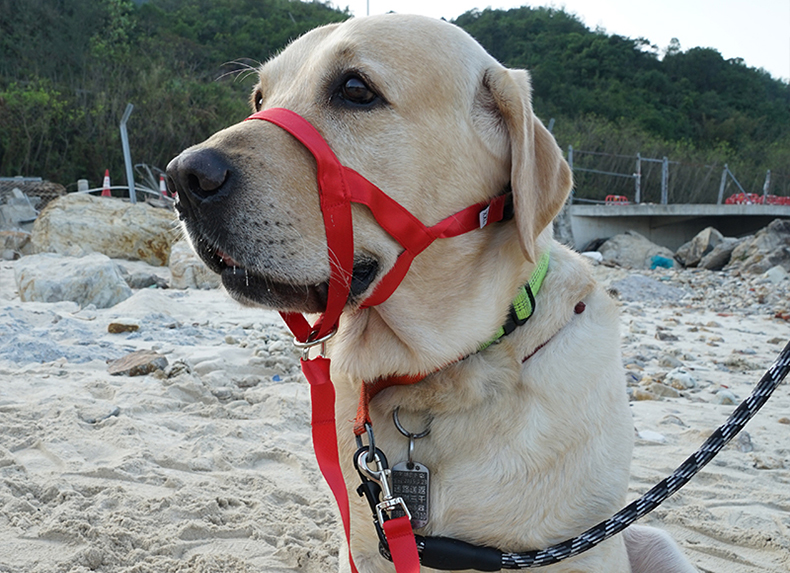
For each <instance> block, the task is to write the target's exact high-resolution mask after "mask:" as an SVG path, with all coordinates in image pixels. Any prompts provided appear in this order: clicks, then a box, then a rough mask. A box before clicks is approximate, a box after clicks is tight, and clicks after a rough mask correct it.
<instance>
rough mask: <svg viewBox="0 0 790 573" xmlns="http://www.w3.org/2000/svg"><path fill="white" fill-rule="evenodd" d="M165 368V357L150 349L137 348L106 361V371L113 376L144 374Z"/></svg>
mask: <svg viewBox="0 0 790 573" xmlns="http://www.w3.org/2000/svg"><path fill="white" fill-rule="evenodd" d="M165 368H167V358H165V357H164V356H162V355H161V354H159V353H157V352H154V351H152V350H138V351H137V352H132V353H131V354H127V355H126V356H124V357H123V358H119V359H118V360H110V361H108V362H107V371H108V372H109V373H110V374H111V375H113V376H145V375H146V374H150V373H151V372H154V371H156V370H164V369H165Z"/></svg>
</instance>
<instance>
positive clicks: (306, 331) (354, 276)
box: [167, 108, 509, 341]
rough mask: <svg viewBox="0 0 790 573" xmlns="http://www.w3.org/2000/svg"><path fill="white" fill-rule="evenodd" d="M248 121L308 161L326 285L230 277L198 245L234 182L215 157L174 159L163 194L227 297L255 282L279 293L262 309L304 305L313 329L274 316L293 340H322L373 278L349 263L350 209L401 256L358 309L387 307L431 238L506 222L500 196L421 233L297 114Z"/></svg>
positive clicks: (207, 152)
mask: <svg viewBox="0 0 790 573" xmlns="http://www.w3.org/2000/svg"><path fill="white" fill-rule="evenodd" d="M253 119H255V120H263V121H268V122H271V123H273V124H275V125H277V126H278V127H280V128H282V129H284V130H285V131H287V132H288V133H290V134H291V135H292V136H293V137H295V138H296V139H297V140H298V141H299V142H300V143H301V144H302V145H304V146H305V147H306V148H307V149H308V150H309V151H310V153H311V154H312V155H313V157H314V158H315V160H316V167H317V182H318V189H319V195H320V203H321V213H322V217H323V221H324V228H325V233H326V239H327V251H328V254H327V256H328V259H329V268H330V274H329V281H328V284H326V283H324V284H318V285H309V286H293V285H285V284H279V283H276V284H275V283H272V282H271V281H269V282H267V279H263V278H262V277H257V276H254V275H249V274H248V273H246V272H239V273H238V276H235V273H236V271H237V269H238V268H241V265H239V264H238V263H237V262H236V261H235V260H233V259H232V258H231V257H230V256H229V255H228V254H226V253H224V252H223V251H222V250H220V249H218V248H217V246H216V242H212V241H209V240H208V238H206V240H205V241H204V243H205V244H201V241H200V239H199V238H200V236H201V235H200V230H199V229H197V223H196V220H198V219H201V220H206V219H209V220H208V221H207V225H205V226H208V227H209V228H211V227H212V224H211V221H210V218H211V217H212V210H213V209H212V206H219V205H220V204H221V203H222V202H223V201H225V200H227V199H228V195H229V193H230V189H232V188H233V187H234V186H235V185H236V184H238V183H239V182H237V181H234V179H235V178H236V177H238V175H237V174H236V173H235V172H234V171H233V169H232V166H231V165H230V163H229V162H228V161H227V160H226V159H225V158H224V157H223V156H222V155H221V154H220V153H219V152H218V151H216V150H211V149H202V150H195V151H192V152H185V153H184V154H182V155H181V156H179V157H177V158H176V159H174V160H173V161H172V162H171V163H170V165H169V166H168V169H167V171H168V185H170V186H171V192H172V191H175V192H176V193H177V194H178V198H179V200H178V203H177V205H178V209H179V213H180V215H181V218H182V219H183V220H185V222H186V225H187V228H188V229H189V230H190V233H191V234H192V236H193V239H194V237H195V236H197V237H198V241H196V243H197V244H196V245H195V246H196V249H197V250H198V254H200V255H201V257H202V258H203V260H204V261H206V263H207V264H208V265H209V267H210V268H211V269H212V270H214V271H215V272H218V273H221V274H222V276H223V283H224V284H225V285H226V287H228V288H229V290H232V289H233V285H234V284H236V282H239V283H240V282H241V281H245V286H247V287H249V286H250V285H249V281H251V280H252V281H257V280H261V281H263V283H262V284H261V285H260V286H261V287H262V288H269V289H270V290H271V287H272V286H276V289H277V292H278V293H280V294H281V298H282V300H277V299H276V297H275V300H272V298H271V297H270V298H268V299H267V300H266V301H265V302H266V304H268V305H269V306H273V307H275V308H280V309H287V308H289V306H290V305H289V304H287V303H288V302H289V301H291V300H292V299H293V298H295V297H301V300H302V301H307V302H308V304H307V305H305V306H304V308H305V309H306V310H307V311H308V312H316V313H319V312H320V313H323V314H322V316H321V318H320V319H319V320H318V322H317V323H316V324H315V325H314V326H310V325H309V323H308V322H307V321H306V319H305V318H304V317H303V316H302V315H300V314H297V313H292V312H281V314H282V315H283V318H284V319H285V320H286V322H287V323H288V326H289V327H290V328H291V330H292V331H293V332H294V334H295V335H296V337H297V339H299V340H301V341H310V340H317V339H320V338H324V337H326V336H327V335H328V334H329V333H331V332H332V331H333V330H334V329H335V328H336V327H337V323H338V320H339V318H340V314H341V313H342V312H343V309H344V307H345V306H346V304H347V302H348V300H349V296H350V295H353V294H360V293H362V292H365V291H366V290H367V289H368V287H370V286H371V284H372V283H373V282H374V281H375V280H376V279H379V277H378V266H377V262H375V261H370V260H369V259H368V260H357V261H355V258H354V238H353V226H352V218H351V203H352V202H354V203H361V204H363V205H366V206H367V207H368V208H369V209H370V211H371V213H372V214H373V216H374V218H375V219H376V221H377V222H378V224H379V225H380V226H381V227H382V228H383V229H384V230H385V231H386V232H387V233H388V234H389V235H390V236H391V237H392V238H393V239H395V240H396V241H397V242H398V243H399V244H400V245H401V246H402V247H403V249H404V250H403V252H402V253H401V254H400V255H399V257H398V259H397V260H396V262H395V264H394V265H393V267H392V268H391V269H390V270H389V271H388V272H387V273H386V274H385V275H384V276H382V277H381V278H380V279H379V280H378V284H376V286H375V288H374V289H373V292H372V293H371V294H370V295H369V296H368V297H367V298H366V299H365V300H364V301H363V302H362V303H361V305H360V306H361V307H362V308H367V307H371V306H376V305H378V304H381V303H382V302H384V301H385V300H387V299H388V298H389V297H390V296H391V295H392V293H393V292H394V291H395V289H397V288H398V285H399V284H400V283H401V281H402V280H403V278H404V276H405V275H406V272H407V271H408V270H409V267H410V265H411V263H412V261H413V260H414V257H416V256H417V255H418V254H419V253H421V252H422V251H424V250H425V249H426V248H427V247H428V246H429V245H430V244H431V243H433V241H435V240H436V239H440V238H449V237H455V236H457V235H460V234H463V233H467V232H469V231H472V230H476V229H480V228H483V227H485V226H486V225H488V224H490V223H494V222H497V221H501V220H503V219H504V218H506V217H505V206H506V204H507V202H508V199H509V195H507V194H505V195H500V196H497V197H496V198H494V199H492V200H491V201H487V202H483V203H478V204H476V205H472V206H470V207H467V208H466V209H463V210H462V211H459V212H458V213H456V214H454V215H451V216H450V217H448V218H446V219H444V220H442V221H440V222H439V223H437V224H436V225H434V226H432V227H426V226H425V225H423V224H422V223H421V222H420V221H419V220H418V219H417V218H416V217H415V216H414V215H412V214H411V213H410V212H409V211H408V210H407V209H406V208H405V207H403V206H401V205H400V204H399V203H397V202H396V201H395V200H393V199H392V198H391V197H389V196H388V195H387V194H386V193H384V192H383V191H382V190H381V189H379V188H378V187H376V186H375V185H374V184H373V183H371V182H370V181H368V180H367V179H365V178H364V177H363V176H362V175H360V174H359V173H357V172H356V171H354V170H353V169H350V168H349V167H346V166H344V165H343V164H341V163H340V161H339V160H338V159H337V157H336V156H335V154H334V152H333V151H332V149H331V148H330V147H329V144H328V143H327V142H326V141H325V140H324V138H323V137H322V136H321V134H320V133H319V132H318V131H317V130H316V129H315V127H313V126H312V125H311V124H310V123H309V122H308V121H307V120H306V119H304V118H303V117H301V116H300V115H298V114H297V113H295V112H293V111H290V110H287V109H283V108H271V109H267V110H264V111H260V112H258V113H255V114H253V115H251V116H250V117H248V118H247V120H253ZM218 210H220V209H218ZM220 211H221V210H220ZM214 228H221V226H219V227H214ZM252 286H255V285H252ZM240 290H241V288H240ZM248 290H250V289H249V288H248ZM253 290H254V289H253Z"/></svg>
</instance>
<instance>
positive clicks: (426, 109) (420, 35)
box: [167, 15, 571, 312]
mask: <svg viewBox="0 0 790 573" xmlns="http://www.w3.org/2000/svg"><path fill="white" fill-rule="evenodd" d="M530 92H531V88H530V83H529V77H528V74H527V73H526V72H525V71H521V70H508V69H506V68H504V67H502V66H501V65H500V64H499V63H497V62H496V61H495V60H494V59H493V58H492V57H491V56H490V55H488V54H487V53H486V52H485V50H483V49H482V48H481V47H480V46H479V45H478V44H477V43H476V42H475V41H474V40H473V39H472V38H471V37H470V36H468V35H467V34H466V33H465V32H463V31H462V30H461V29H459V28H457V27H455V26H453V25H451V24H448V23H446V22H442V21H439V20H432V19H428V18H422V17H415V16H397V15H387V16H374V17H369V18H359V19H352V20H349V21H347V22H345V23H343V24H339V25H330V26H326V27H323V28H318V29H316V30H313V31H312V32H310V33H308V34H306V35H305V36H303V37H302V38H300V39H298V40H297V41H295V42H294V43H293V44H291V45H290V46H289V47H288V48H287V49H286V50H285V51H283V52H282V53H281V54H280V55H279V56H277V57H276V58H274V59H273V60H271V61H270V62H268V63H267V64H265V65H264V66H263V67H262V68H261V70H260V78H259V82H258V84H257V85H256V87H255V89H254V92H253V96H252V107H253V109H254V110H255V111H259V110H261V109H267V108H272V107H283V108H287V109H290V110H292V111H294V112H296V113H298V114H299V115H301V116H302V117H304V118H305V119H307V120H308V121H309V122H310V123H311V124H312V125H313V126H314V127H315V128H316V129H317V130H318V131H319V132H320V133H321V135H322V136H323V138H324V139H325V140H326V142H327V143H328V144H329V145H330V147H331V148H332V150H333V151H334V153H335V155H336V156H337V157H338V159H339V160H340V162H341V163H343V164H344V165H346V166H348V167H350V168H352V169H354V170H356V171H358V172H359V173H360V174H362V175H363V176H364V177H365V178H367V179H368V180H369V181H371V182H372V183H374V184H375V185H377V186H378V187H379V188H380V189H382V190H383V191H384V192H385V193H387V194H388V195H389V196H390V197H392V198H393V199H395V201H397V202H398V203H400V204H401V205H403V206H404V207H405V208H406V209H408V210H409V211H410V212H411V213H412V214H413V215H415V216H416V217H417V218H418V219H419V220H421V221H422V222H423V223H424V224H425V225H428V226H430V225H432V224H434V223H436V222H438V221H440V220H442V219H444V218H446V217H448V216H449V215H452V214H453V213H456V212H458V211H460V210H461V209H463V208H465V207H467V206H469V205H472V204H475V203H479V202H481V201H485V200H487V199H490V198H492V197H494V196H496V195H498V194H500V193H501V192H502V190H503V189H504V188H506V186H507V185H508V183H510V184H511V186H512V189H513V195H514V208H515V218H516V225H517V228H518V236H519V238H520V243H521V248H522V250H523V254H524V256H525V257H526V258H527V260H531V261H534V260H535V259H536V244H535V242H536V239H537V237H538V235H539V234H540V233H541V232H542V231H543V230H544V229H545V228H546V226H548V225H549V223H550V222H551V220H552V219H553V217H554V216H555V215H556V213H557V212H558V211H559V209H560V208H561V207H562V204H563V203H564V201H565V198H566V195H567V193H568V191H569V189H570V186H571V175H570V170H569V169H568V167H567V164H566V163H565V162H564V160H563V159H562V154H561V152H560V150H559V148H558V147H557V145H556V143H555V142H554V140H553V138H552V137H551V135H550V134H549V133H548V131H547V130H546V129H545V128H544V127H543V125H542V124H541V123H540V121H538V120H537V119H536V118H535V117H534V115H533V113H532V107H531V102H530ZM167 172H168V184H169V186H170V187H171V190H172V191H175V192H177V194H178V203H177V207H178V210H179V214H180V216H181V219H182V220H183V221H184V225H185V227H186V229H187V231H188V233H189V236H190V238H191V241H192V243H193V246H194V247H195V250H196V251H197V252H198V254H199V255H200V256H201V257H202V259H203V260H204V261H205V262H206V263H207V264H208V265H209V267H210V268H211V269H212V270H214V271H215V272H217V273H220V274H221V275H222V280H223V283H224V285H225V286H226V288H227V289H228V291H229V292H230V293H231V294H232V295H233V296H234V297H235V298H237V299H239V300H241V301H242V302H248V303H253V304H260V305H264V306H267V307H271V308H276V309H278V310H285V311H295V312H321V311H323V310H324V308H325V306H326V296H327V289H328V281H329V274H330V265H329V256H331V253H330V254H328V253H327V241H326V236H325V233H324V222H323V219H322V215H321V209H320V202H319V194H318V185H317V182H316V164H315V160H314V158H313V157H312V155H311V154H310V152H308V151H307V149H306V148H305V147H304V146H303V145H302V144H301V143H299V142H298V141H297V140H296V139H295V138H294V137H292V136H291V135H290V134H289V133H287V132H286V131H284V130H282V129H281V128H279V127H277V126H275V125H273V124H271V123H268V122H265V121H247V122H242V123H239V124H236V125H234V126H231V127H229V128H228V129H225V130H223V131H220V132H219V133H216V134H215V135H213V136H212V137H211V138H209V139H208V140H206V141H205V142H203V143H201V144H199V145H196V146H194V147H191V148H189V149H187V150H186V151H184V152H183V153H182V154H181V155H179V156H178V157H176V158H175V159H174V160H173V161H172V162H171V163H170V165H169V166H168V170H167ZM352 215H353V223H354V224H353V236H354V245H355V248H354V271H353V277H352V279H351V294H350V299H349V304H352V305H353V304H354V303H358V302H359V301H361V300H363V299H364V298H365V296H366V295H367V294H368V293H369V292H371V291H372V289H374V288H375V286H376V283H377V280H378V279H379V278H380V277H382V276H383V275H384V274H385V273H386V272H387V271H388V270H389V269H390V268H391V267H392V266H393V265H394V263H395V261H396V259H397V257H398V255H399V254H400V252H401V250H402V247H401V246H400V245H399V244H398V243H397V241H395V240H394V239H393V238H392V237H390V236H389V235H388V234H387V233H386V232H385V231H384V230H383V229H381V227H380V226H379V225H378V224H377V223H376V221H375V219H374V218H373V217H372V215H371V213H370V212H369V211H368V210H367V208H366V207H363V206H359V205H354V206H353V208H352ZM418 260H419V258H418Z"/></svg>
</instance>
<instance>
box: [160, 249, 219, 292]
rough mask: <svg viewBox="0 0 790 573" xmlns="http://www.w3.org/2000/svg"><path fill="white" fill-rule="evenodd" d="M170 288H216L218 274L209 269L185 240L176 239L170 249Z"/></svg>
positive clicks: (217, 285)
mask: <svg viewBox="0 0 790 573" xmlns="http://www.w3.org/2000/svg"><path fill="white" fill-rule="evenodd" d="M170 274H171V275H172V278H171V279H170V286H171V288H178V289H186V288H199V289H212V288H218V287H219V285H220V283H221V281H220V278H219V275H218V274H216V273H215V272H213V271H212V270H211V269H209V268H208V267H207V266H206V265H205V263H203V261H201V260H200V257H198V256H197V255H196V254H195V251H193V250H192V247H191V246H190V245H189V243H188V242H187V241H185V240H182V241H178V242H177V243H176V244H174V245H173V247H172V249H171V250H170Z"/></svg>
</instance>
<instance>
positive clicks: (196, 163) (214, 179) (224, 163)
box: [167, 149, 231, 203]
mask: <svg viewBox="0 0 790 573" xmlns="http://www.w3.org/2000/svg"><path fill="white" fill-rule="evenodd" d="M230 167H231V166H230V163H229V161H228V160H227V159H225V157H224V156H223V155H222V154H220V153H219V152H217V151H215V150H213V149H196V150H194V151H190V150H187V151H185V152H184V153H182V154H181V155H179V156H178V157H176V158H175V159H173V160H172V161H171V162H170V164H169V165H168V166H167V183H168V186H172V187H173V188H171V189H170V192H171V193H173V192H175V193H177V194H178V195H179V197H180V198H181V200H188V201H192V202H195V203H200V202H203V201H205V200H207V199H210V198H212V197H214V196H215V195H217V194H218V193H219V192H220V190H221V189H222V186H223V184H224V183H225V182H226V181H227V180H228V178H229V177H230V175H231V168H230Z"/></svg>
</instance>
